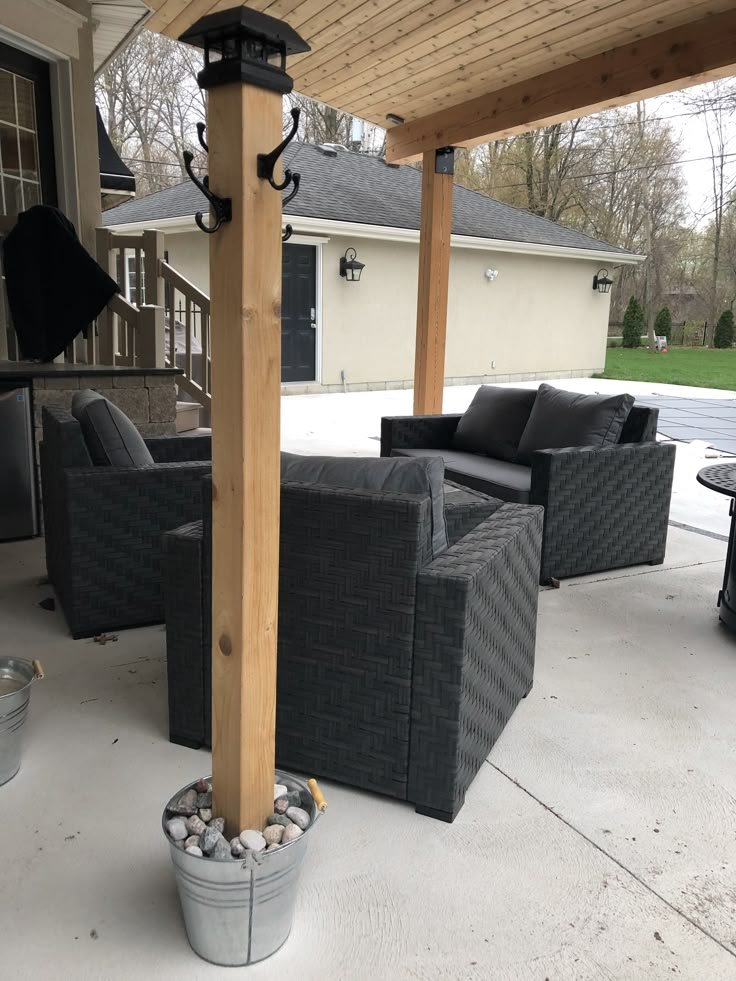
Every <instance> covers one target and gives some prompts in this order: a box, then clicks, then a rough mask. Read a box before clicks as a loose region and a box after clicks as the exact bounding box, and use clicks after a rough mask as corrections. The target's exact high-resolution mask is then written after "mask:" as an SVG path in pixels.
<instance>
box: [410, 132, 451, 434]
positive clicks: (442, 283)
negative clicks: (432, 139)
mask: <svg viewBox="0 0 736 981" xmlns="http://www.w3.org/2000/svg"><path fill="white" fill-rule="evenodd" d="M454 169H455V168H454V150H453V148H452V147H444V148H443V149H441V150H431V151H429V152H428V153H425V154H424V156H423V160H422V220H421V226H420V232H419V291H418V295H417V334H416V350H415V355H414V358H415V360H414V415H417V416H419V415H432V414H434V413H440V412H442V392H443V389H444V385H445V338H446V336H447V291H448V285H449V281H450V235H451V233H452V182H453V174H454Z"/></svg>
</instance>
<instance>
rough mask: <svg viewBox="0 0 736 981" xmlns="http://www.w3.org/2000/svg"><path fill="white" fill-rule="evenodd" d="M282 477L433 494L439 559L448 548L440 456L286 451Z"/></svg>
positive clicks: (434, 550) (434, 548) (435, 545)
mask: <svg viewBox="0 0 736 981" xmlns="http://www.w3.org/2000/svg"><path fill="white" fill-rule="evenodd" d="M281 479H282V480H293V481H298V482H300V483H306V484H326V485H327V486H328V487H346V488H349V489H351V490H372V491H391V492H393V493H395V494H420V495H429V497H430V500H431V503H432V509H431V511H432V555H433V556H434V557H435V558H436V557H437V556H438V555H440V554H441V553H442V552H444V551H445V549H446V548H447V528H446V526H445V493H444V486H443V482H444V479H445V468H444V466H443V464H442V459H441V458H440V457H437V458H435V459H426V460H411V461H410V460H397V459H395V458H393V457H374V456H371V457H354V456H300V455H298V454H296V453H282V454H281Z"/></svg>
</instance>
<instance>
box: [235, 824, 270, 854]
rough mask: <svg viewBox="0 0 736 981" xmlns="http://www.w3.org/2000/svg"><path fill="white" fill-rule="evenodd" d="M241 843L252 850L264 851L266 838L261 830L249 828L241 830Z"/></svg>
mask: <svg viewBox="0 0 736 981" xmlns="http://www.w3.org/2000/svg"><path fill="white" fill-rule="evenodd" d="M239 838H240V843H241V845H242V846H243V848H247V849H248V851H251V852H262V851H263V849H264V848H265V847H266V839H265V838H264V837H263V835H262V834H261V832H260V831H251V830H249V829H247V830H245V831H241V832H240V835H239Z"/></svg>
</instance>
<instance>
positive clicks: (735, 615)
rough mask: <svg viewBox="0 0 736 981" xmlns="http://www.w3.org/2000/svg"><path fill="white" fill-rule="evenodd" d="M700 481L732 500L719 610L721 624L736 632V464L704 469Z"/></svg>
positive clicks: (699, 474) (721, 464) (719, 595)
mask: <svg viewBox="0 0 736 981" xmlns="http://www.w3.org/2000/svg"><path fill="white" fill-rule="evenodd" d="M698 481H699V483H701V484H702V485H703V486H704V487H708V488H709V489H710V490H714V491H716V492H717V493H718V494H726V495H728V496H729V497H730V498H731V504H730V507H729V512H728V513H729V514H730V515H731V532H730V534H729V536H728V553H727V554H726V568H725V569H724V572H723V587H722V588H721V589H720V591H719V593H718V609H719V614H718V615H719V617H720V620H721V623H725V624H726V626H727V627H728V628H729V629H730V630H734V631H736V568H735V565H736V549H735V548H734V541H735V540H736V506H735V503H734V500H733V499H734V498H736V463H719V464H716V465H715V466H711V467H704V468H703V469H702V470H701V471H700V472H699V473H698Z"/></svg>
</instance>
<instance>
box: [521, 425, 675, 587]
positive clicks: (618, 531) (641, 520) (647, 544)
mask: <svg viewBox="0 0 736 981" xmlns="http://www.w3.org/2000/svg"><path fill="white" fill-rule="evenodd" d="M674 467H675V447H674V445H673V444H672V443H623V444H619V445H618V446H611V447H602V448H600V449H591V448H588V447H584V448H571V449H566V450H544V451H541V452H538V453H535V454H534V455H533V460H532V488H531V500H532V503H534V504H543V505H544V508H545V523H544V544H543V549H542V566H541V577H542V580H545V579H547V578H549V577H551V576H554V577H556V578H562V577H564V576H579V575H583V574H585V573H589V572H599V571H602V570H604V569H616V568H619V567H621V566H627V565H637V564H639V563H644V562H650V563H657V562H661V561H663V559H664V555H665V549H666V547H667V529H668V521H669V510H670V497H671V494H672V478H673V474H674Z"/></svg>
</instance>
